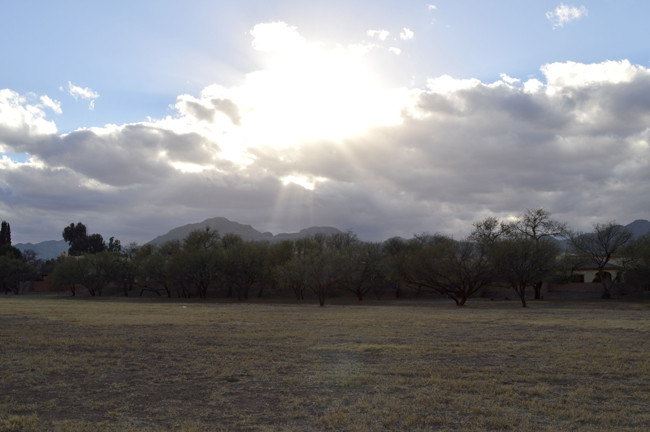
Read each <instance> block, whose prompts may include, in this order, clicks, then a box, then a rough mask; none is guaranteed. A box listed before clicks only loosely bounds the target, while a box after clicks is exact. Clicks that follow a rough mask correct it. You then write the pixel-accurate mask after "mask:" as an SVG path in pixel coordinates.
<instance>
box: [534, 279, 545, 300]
mask: <svg viewBox="0 0 650 432" xmlns="http://www.w3.org/2000/svg"><path fill="white" fill-rule="evenodd" d="M543 284H544V282H542V281H540V282H537V283H536V284H535V285H533V287H534V288H535V300H541V299H542V285H543Z"/></svg>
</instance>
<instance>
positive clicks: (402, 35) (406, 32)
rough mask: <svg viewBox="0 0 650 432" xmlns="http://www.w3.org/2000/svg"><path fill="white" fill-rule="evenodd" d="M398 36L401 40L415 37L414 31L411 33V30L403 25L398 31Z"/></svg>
mask: <svg viewBox="0 0 650 432" xmlns="http://www.w3.org/2000/svg"><path fill="white" fill-rule="evenodd" d="M399 37H400V39H402V40H411V39H413V38H414V37H415V33H413V30H411V29H409V28H406V27H404V29H403V30H402V31H401V32H400V34H399Z"/></svg>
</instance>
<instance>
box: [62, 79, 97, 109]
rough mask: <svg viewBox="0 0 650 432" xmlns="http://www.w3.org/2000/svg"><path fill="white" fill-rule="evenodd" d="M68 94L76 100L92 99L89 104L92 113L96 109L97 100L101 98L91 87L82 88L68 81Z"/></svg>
mask: <svg viewBox="0 0 650 432" xmlns="http://www.w3.org/2000/svg"><path fill="white" fill-rule="evenodd" d="M68 94H69V95H70V96H72V97H73V98H75V99H90V101H89V102H88V109H89V110H90V111H92V110H94V109H95V99H97V98H98V97H99V93H97V92H96V91H94V90H92V89H91V88H89V87H80V86H78V85H75V84H72V82H71V81H68Z"/></svg>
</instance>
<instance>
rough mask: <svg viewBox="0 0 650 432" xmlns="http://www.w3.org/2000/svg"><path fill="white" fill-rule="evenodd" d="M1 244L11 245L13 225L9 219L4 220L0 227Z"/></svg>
mask: <svg viewBox="0 0 650 432" xmlns="http://www.w3.org/2000/svg"><path fill="white" fill-rule="evenodd" d="M0 246H11V227H10V226H9V222H7V221H2V226H1V228H0Z"/></svg>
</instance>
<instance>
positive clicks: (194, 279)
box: [170, 227, 220, 299]
mask: <svg viewBox="0 0 650 432" xmlns="http://www.w3.org/2000/svg"><path fill="white" fill-rule="evenodd" d="M219 238H220V237H219V232H218V231H214V230H211V229H210V228H209V227H207V228H206V229H204V230H196V231H192V232H191V233H190V234H189V235H188V236H187V237H186V238H185V240H184V241H183V243H182V246H181V249H180V251H178V253H177V254H176V255H174V256H172V260H171V262H170V264H171V269H170V270H171V271H172V272H174V273H175V274H177V275H178V277H180V279H181V280H180V281H179V282H180V283H181V284H182V286H183V288H184V294H185V295H190V294H191V293H190V291H189V288H190V287H192V288H195V290H196V292H197V294H198V295H199V297H200V298H202V299H205V298H206V297H207V292H208V288H209V287H210V286H211V285H212V284H213V283H214V282H215V281H217V280H218V278H219V276H220V274H219V263H220V256H219V253H220V250H219Z"/></svg>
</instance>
